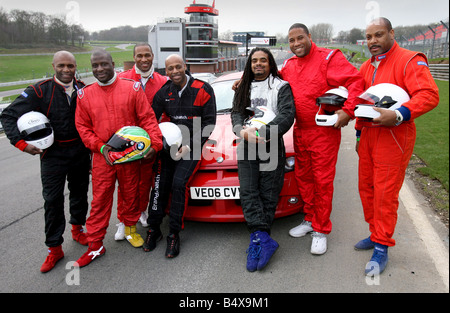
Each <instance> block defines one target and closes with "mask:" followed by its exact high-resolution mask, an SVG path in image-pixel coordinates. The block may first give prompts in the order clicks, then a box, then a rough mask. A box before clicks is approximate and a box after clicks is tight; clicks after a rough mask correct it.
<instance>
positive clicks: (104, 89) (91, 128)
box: [75, 78, 162, 243]
mask: <svg viewBox="0 0 450 313" xmlns="http://www.w3.org/2000/svg"><path fill="white" fill-rule="evenodd" d="M75 122H76V126H77V129H78V131H79V133H80V136H81V139H82V140H83V142H84V143H85V144H86V146H87V147H88V148H89V149H90V150H91V151H92V153H93V161H92V194H93V199H92V202H91V212H90V216H89V218H88V220H87V222H86V229H87V232H88V241H89V242H90V243H91V242H97V241H102V240H103V238H104V237H105V234H106V229H107V227H108V225H109V219H110V216H111V210H112V202H113V194H114V190H115V184H116V180H117V181H118V182H119V189H120V192H121V194H122V199H123V206H122V212H120V216H122V217H123V223H124V224H125V226H133V225H136V222H137V221H138V219H139V216H140V214H141V212H140V211H139V209H138V208H137V198H138V182H139V162H129V163H123V164H117V165H113V166H110V165H108V164H107V163H106V160H105V158H104V156H103V154H102V153H101V152H100V150H101V148H102V146H103V145H105V144H106V143H107V142H108V140H109V138H110V137H111V136H112V135H113V134H114V133H115V132H116V131H117V130H119V129H120V128H122V127H124V126H139V127H141V128H143V129H144V130H145V131H146V132H147V133H148V134H149V136H150V140H151V147H152V148H153V149H155V150H156V152H158V151H159V150H161V149H162V135H161V131H160V130H159V127H158V123H157V121H156V119H155V114H154V112H153V110H152V109H151V107H150V105H149V103H148V101H147V98H146V96H145V94H144V92H143V90H142V88H141V86H140V83H138V82H133V81H131V80H128V79H122V78H116V79H115V80H114V82H113V83H112V84H110V85H106V86H100V85H99V84H98V83H94V84H92V85H89V86H87V87H85V88H83V89H81V90H80V91H79V92H78V108H77V111H76V119H75Z"/></svg>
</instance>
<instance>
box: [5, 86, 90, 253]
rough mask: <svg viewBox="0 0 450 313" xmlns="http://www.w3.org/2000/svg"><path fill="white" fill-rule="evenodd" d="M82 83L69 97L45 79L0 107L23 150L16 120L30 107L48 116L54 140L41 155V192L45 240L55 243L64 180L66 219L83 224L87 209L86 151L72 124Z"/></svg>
mask: <svg viewBox="0 0 450 313" xmlns="http://www.w3.org/2000/svg"><path fill="white" fill-rule="evenodd" d="M83 86H84V84H83V83H82V82H80V81H75V82H74V92H73V94H72V96H71V97H69V96H68V95H67V94H66V92H65V89H64V87H63V86H61V85H60V84H58V83H57V82H56V81H55V80H54V79H48V80H45V81H41V82H38V83H37V84H35V85H32V86H29V87H28V88H26V89H25V91H24V92H23V93H22V94H21V95H20V96H19V97H18V98H17V99H16V100H14V102H13V103H11V105H9V106H8V107H7V108H6V109H4V110H3V112H2V115H1V122H2V125H3V128H4V130H5V133H6V135H7V137H8V139H9V140H10V142H11V144H12V145H14V146H16V147H17V148H18V149H20V150H22V151H23V150H24V149H25V147H26V146H27V144H26V143H25V142H24V141H23V140H22V138H21V137H20V133H19V130H18V128H17V120H18V118H19V117H20V116H22V115H23V114H25V113H27V112H30V111H37V112H40V113H42V114H44V115H46V116H47V117H48V119H49V120H50V124H51V125H52V128H53V132H54V137H55V142H54V143H53V145H52V146H50V147H49V148H48V149H46V150H44V153H43V154H42V155H41V180H42V195H43V197H44V209H45V236H46V239H45V244H46V245H47V246H48V247H56V246H59V245H61V244H62V243H63V241H64V240H63V237H62V235H63V233H64V229H65V225H66V220H65V215H64V188H65V181H66V179H67V181H68V188H69V191H70V194H69V208H70V209H69V211H70V220H69V223H71V224H73V225H84V224H85V222H86V214H87V211H88V196H87V192H88V188H89V169H90V152H89V150H88V149H87V148H86V147H85V146H84V144H83V143H82V141H81V139H80V136H79V135H78V132H77V130H76V128H75V109H76V99H77V93H76V91H77V90H78V89H81V88H82V87H83Z"/></svg>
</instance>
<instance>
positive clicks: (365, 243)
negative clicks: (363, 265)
mask: <svg viewBox="0 0 450 313" xmlns="http://www.w3.org/2000/svg"><path fill="white" fill-rule="evenodd" d="M354 247H355V250H370V249H373V248H374V247H375V242H373V241H372V240H371V239H370V236H369V237H367V238H366V239H363V240H361V241H359V242H358V243H357V244H356V245H355V246H354Z"/></svg>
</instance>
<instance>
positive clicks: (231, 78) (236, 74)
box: [214, 72, 244, 83]
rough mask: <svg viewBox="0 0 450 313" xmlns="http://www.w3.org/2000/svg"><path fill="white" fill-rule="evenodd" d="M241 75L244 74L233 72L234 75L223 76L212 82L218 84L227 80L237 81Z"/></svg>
mask: <svg viewBox="0 0 450 313" xmlns="http://www.w3.org/2000/svg"><path fill="white" fill-rule="evenodd" d="M242 73H244V72H235V73H230V74H225V75H222V76H220V77H219V78H217V79H216V80H215V81H214V82H215V83H218V82H221V81H227V80H238V79H241V77H242Z"/></svg>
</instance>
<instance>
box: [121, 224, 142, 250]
mask: <svg viewBox="0 0 450 313" xmlns="http://www.w3.org/2000/svg"><path fill="white" fill-rule="evenodd" d="M125 238H126V239H127V240H128V242H129V243H131V245H132V246H133V247H135V248H139V247H142V245H143V244H144V239H142V237H141V235H139V234H138V233H136V225H134V226H125Z"/></svg>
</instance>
